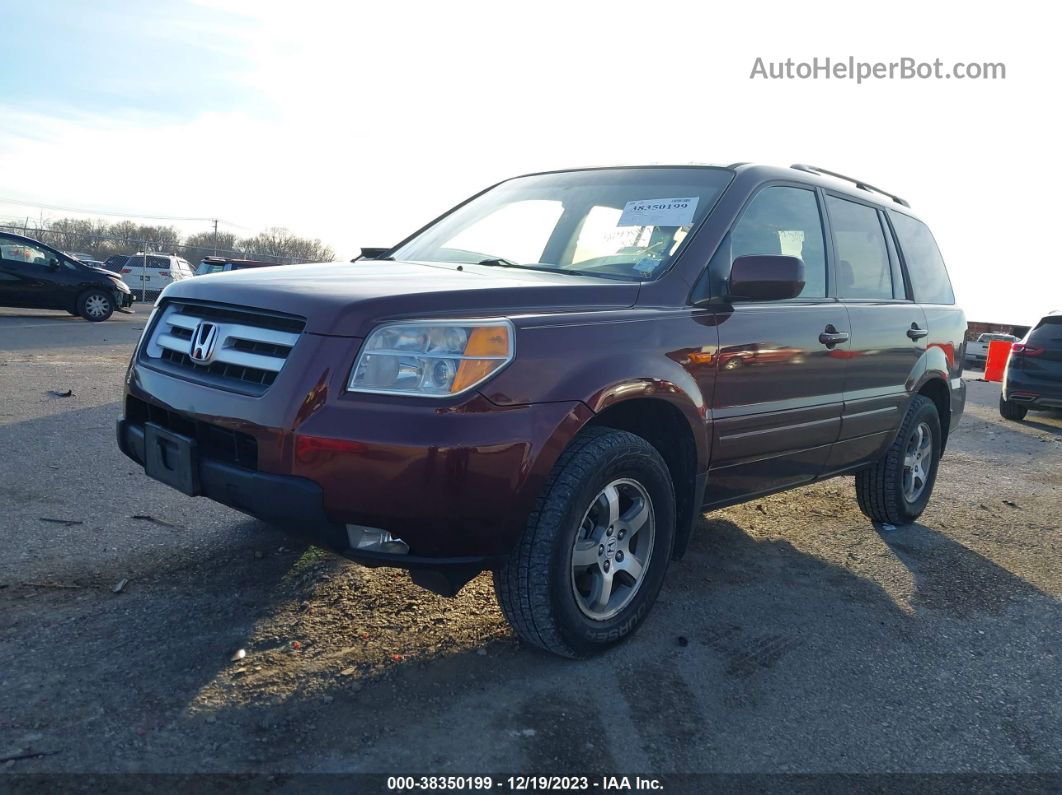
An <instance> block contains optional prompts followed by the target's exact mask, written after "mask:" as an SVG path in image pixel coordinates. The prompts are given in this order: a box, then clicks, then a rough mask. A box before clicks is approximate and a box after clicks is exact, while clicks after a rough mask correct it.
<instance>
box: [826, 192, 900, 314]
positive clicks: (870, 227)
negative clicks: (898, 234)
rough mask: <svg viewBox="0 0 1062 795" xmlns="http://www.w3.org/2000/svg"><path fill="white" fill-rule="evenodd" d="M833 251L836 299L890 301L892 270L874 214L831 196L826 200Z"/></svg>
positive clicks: (883, 235)
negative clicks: (835, 258)
mask: <svg viewBox="0 0 1062 795" xmlns="http://www.w3.org/2000/svg"><path fill="white" fill-rule="evenodd" d="M826 210H827V211H828V212H829V214H830V227H831V228H832V229H833V243H834V246H835V247H836V249H837V296H838V297H839V298H879V299H890V298H892V269H891V267H890V266H889V250H888V248H887V247H886V245H885V233H884V231H883V230H882V228H881V221H880V220H878V211H877V210H875V209H874V208H873V207H868V206H866V205H865V204H857V203H856V202H850V201H848V200H846V199H838V198H837V197H835V196H827V197H826Z"/></svg>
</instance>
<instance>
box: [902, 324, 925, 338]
mask: <svg viewBox="0 0 1062 795" xmlns="http://www.w3.org/2000/svg"><path fill="white" fill-rule="evenodd" d="M907 336H908V337H910V338H911V339H913V340H920V339H922V337H928V336H929V332H928V331H927V330H926V329H924V328H918V324H917V323H912V324H911V328H909V329H907Z"/></svg>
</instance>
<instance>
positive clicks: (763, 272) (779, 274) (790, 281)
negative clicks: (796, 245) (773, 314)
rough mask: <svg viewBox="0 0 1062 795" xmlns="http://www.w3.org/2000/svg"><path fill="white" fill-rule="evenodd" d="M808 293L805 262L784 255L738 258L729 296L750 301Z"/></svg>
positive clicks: (784, 297)
mask: <svg viewBox="0 0 1062 795" xmlns="http://www.w3.org/2000/svg"><path fill="white" fill-rule="evenodd" d="M803 289H804V261H803V260H802V259H800V257H787V256H783V255H780V254H749V255H746V256H743V257H738V258H737V259H736V260H734V264H733V265H732V266H731V268H730V278H729V279H728V280H727V296H728V297H729V298H743V299H746V300H750V301H782V300H785V299H786V298H796V297H797V296H798V295H800V291H801V290H803Z"/></svg>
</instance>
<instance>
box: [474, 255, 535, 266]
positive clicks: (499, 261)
mask: <svg viewBox="0 0 1062 795" xmlns="http://www.w3.org/2000/svg"><path fill="white" fill-rule="evenodd" d="M476 264H477V265H495V266H497V267H501V268H523V267H524V266H523V265H521V264H520V263H519V262H513V261H512V260H511V259H505V257H488V258H487V259H481V260H480V261H479V262H477V263H476Z"/></svg>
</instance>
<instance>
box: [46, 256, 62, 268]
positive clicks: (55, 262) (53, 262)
mask: <svg viewBox="0 0 1062 795" xmlns="http://www.w3.org/2000/svg"><path fill="white" fill-rule="evenodd" d="M48 270H50V271H57V270H59V258H58V257H52V258H51V259H50V260H48Z"/></svg>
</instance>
